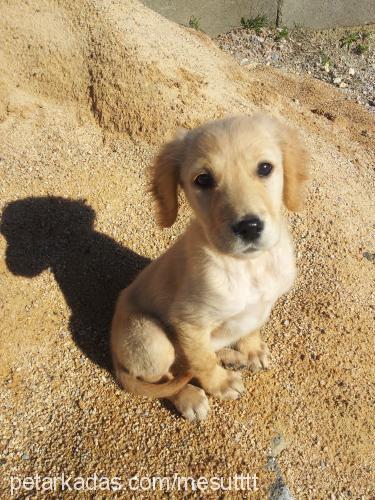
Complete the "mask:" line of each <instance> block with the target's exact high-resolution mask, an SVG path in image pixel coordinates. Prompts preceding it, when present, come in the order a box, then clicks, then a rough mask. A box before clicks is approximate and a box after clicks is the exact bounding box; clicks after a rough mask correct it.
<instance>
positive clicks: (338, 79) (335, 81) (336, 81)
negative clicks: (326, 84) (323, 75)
mask: <svg viewBox="0 0 375 500" xmlns="http://www.w3.org/2000/svg"><path fill="white" fill-rule="evenodd" d="M333 83H334V84H336V85H338V84H339V83H341V78H340V77H339V76H337V77H336V78H334V79H333Z"/></svg>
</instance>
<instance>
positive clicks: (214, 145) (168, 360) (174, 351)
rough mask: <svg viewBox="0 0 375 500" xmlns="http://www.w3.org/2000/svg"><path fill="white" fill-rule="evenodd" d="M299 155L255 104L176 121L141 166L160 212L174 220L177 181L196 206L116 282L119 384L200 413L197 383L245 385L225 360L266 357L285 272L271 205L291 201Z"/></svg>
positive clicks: (261, 362) (279, 220)
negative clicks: (151, 255)
mask: <svg viewBox="0 0 375 500" xmlns="http://www.w3.org/2000/svg"><path fill="white" fill-rule="evenodd" d="M307 164H308V158H307V154H306V151H305V149H304V147H303V145H302V144H301V142H300V140H299V138H298V137H297V135H296V133H295V132H293V131H292V130H290V129H289V128H288V127H286V126H284V125H282V124H281V123H279V122H278V121H277V120H276V119H274V118H271V117H269V116H266V115H260V114H257V115H254V116H253V117H248V116H234V117H230V118H226V119H223V120H218V121H212V122H209V123H207V124H205V125H203V126H201V127H199V128H196V129H194V130H191V131H185V130H183V131H180V132H179V133H178V134H177V136H176V137H175V138H174V140H172V141H171V142H169V143H167V144H165V145H164V147H163V148H162V149H161V151H160V154H159V156H158V157H157V159H156V161H155V164H154V167H153V172H152V193H153V195H154V197H155V199H156V202H157V204H158V209H159V221H160V224H161V225H162V226H164V227H169V226H171V225H172V224H173V223H174V221H175V220H176V217H177V210H178V189H179V187H181V188H182V189H183V191H184V192H185V195H186V198H187V200H188V202H189V204H190V206H191V208H192V210H193V212H194V215H195V217H194V218H193V220H192V221H191V223H190V226H189V227H188V229H187V230H186V232H185V233H184V234H183V235H182V236H181V237H180V239H179V240H178V241H177V242H176V243H175V244H174V245H173V246H172V247H171V248H169V250H168V251H167V252H166V253H164V254H163V255H161V256H160V257H159V258H158V259H157V260H155V261H153V262H152V263H151V264H149V266H148V267H146V268H145V269H144V270H143V271H142V272H141V273H140V274H139V276H138V277H137V279H136V280H135V281H134V282H133V283H132V284H131V285H130V286H129V287H128V288H126V289H125V290H123V291H122V292H121V294H120V297H119V299H118V302H117V305H116V310H115V314H114V318H113V323H112V332H111V350H112V357H113V366H114V370H115V374H116V377H117V379H118V380H119V382H120V383H121V385H122V386H123V387H124V388H125V389H127V390H128V391H130V392H132V393H136V394H141V395H146V396H151V397H158V398H168V399H169V400H170V401H172V402H173V404H174V405H175V406H176V408H177V410H178V411H179V412H180V413H181V414H182V415H183V416H184V417H185V418H187V419H189V420H194V419H197V420H202V419H204V418H206V417H207V415H208V412H209V404H208V400H207V396H206V393H207V394H211V395H213V396H216V397H218V398H221V399H236V398H238V397H239V396H240V394H241V393H242V392H243V391H244V386H243V383H242V381H241V376H240V374H239V373H238V372H235V371H231V370H227V369H226V368H225V366H227V367H228V366H230V365H231V366H232V367H233V366H234V367H237V366H241V365H242V366H248V367H250V368H252V369H253V370H257V369H260V368H262V367H263V368H266V367H267V366H268V352H267V347H266V345H265V344H264V342H263V341H262V340H261V337H260V334H259V329H260V328H261V327H262V325H264V323H265V322H266V320H267V318H268V317H269V314H270V312H271V309H272V306H273V304H274V303H275V301H276V300H277V299H278V298H279V297H280V296H281V295H282V294H284V293H285V292H286V291H287V290H289V289H290V287H291V286H292V284H293V281H294V278H295V261H294V253H293V247H292V242H291V239H290V236H289V234H288V230H287V227H286V224H285V223H284V221H283V217H282V215H281V208H282V203H283V202H284V204H285V205H286V207H287V208H288V209H290V210H293V211H296V210H298V209H300V208H301V205H302V196H301V194H302V192H301V188H302V185H303V182H304V181H305V180H307V177H308V172H307ZM192 378H193V379H194V381H195V385H193V384H191V383H188V382H189V381H190V379H192ZM198 386H199V387H198Z"/></svg>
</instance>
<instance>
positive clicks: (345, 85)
mask: <svg viewBox="0 0 375 500" xmlns="http://www.w3.org/2000/svg"><path fill="white" fill-rule="evenodd" d="M348 86H349V85H348V84H347V83H345V82H340V84H339V87H340V89H346V88H347V87H348Z"/></svg>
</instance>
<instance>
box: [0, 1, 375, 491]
mask: <svg viewBox="0 0 375 500" xmlns="http://www.w3.org/2000/svg"><path fill="white" fill-rule="evenodd" d="M1 14H2V15H1V18H0V37H1V40H0V75H1V76H0V120H1V121H0V178H1V183H0V200H1V207H0V208H1V211H2V219H1V238H0V251H1V255H2V259H1V261H0V275H1V282H0V304H1V319H2V321H1V323H0V347H1V348H0V356H1V364H0V374H1V391H0V401H1V407H2V412H1V440H0V454H1V456H0V464H1V465H0V467H2V470H3V473H2V478H3V482H2V483H1V485H0V488H1V491H2V493H3V496H5V497H6V496H9V484H10V476H11V475H12V476H20V477H25V476H28V475H35V473H38V474H39V475H43V476H61V473H62V472H64V473H65V474H66V475H68V474H70V475H72V476H73V477H77V476H86V477H89V476H92V475H93V474H94V473H95V472H96V473H97V474H98V475H103V476H107V477H115V476H121V477H122V479H123V480H124V484H125V480H126V478H129V477H131V476H132V475H134V474H138V475H140V476H156V475H158V476H173V474H179V475H182V476H192V477H195V478H198V477H199V476H206V477H211V476H222V477H223V478H226V479H228V478H230V477H231V476H234V475H235V474H241V473H242V474H245V475H246V474H249V475H251V474H257V476H258V477H259V480H258V487H259V491H258V493H257V495H258V497H259V498H265V497H267V496H268V494H269V491H272V492H275V491H276V489H277V487H279V489H281V490H282V489H283V488H284V490H285V489H286V488H287V487H286V486H285V484H284V483H285V482H286V483H287V485H288V488H289V490H290V491H291V492H292V493H293V494H295V495H296V496H298V497H301V498H315V497H317V498H318V497H319V498H323V497H327V496H328V495H330V494H334V495H336V496H340V495H341V496H343V497H345V496H350V495H351V496H352V497H359V496H361V495H363V496H364V498H367V497H370V496H371V488H372V469H371V467H372V465H371V464H372V462H371V446H370V444H371V441H370V439H371V438H370V434H371V426H372V424H371V416H372V405H371V399H372V398H373V389H372V387H373V385H372V384H373V372H372V364H373V363H372V350H373V345H372V330H373V303H374V302H373V282H374V280H373V277H374V264H373V261H372V257H371V256H372V255H373V252H374V248H373V241H372V240H371V232H372V231H373V220H372V214H373V213H374V194H373V193H374V178H373V173H374V172H373V166H374V156H375V155H374V145H375V144H374V143H375V140H374V134H375V130H374V123H373V117H372V116H371V115H370V114H369V113H368V112H367V111H366V110H365V109H364V108H362V107H361V106H360V105H357V104H356V103H353V102H351V101H348V100H346V99H345V96H343V95H342V94H339V93H338V92H337V91H336V90H335V89H333V88H331V87H329V86H328V85H326V84H324V83H321V82H317V81H315V80H313V79H311V78H303V77H298V76H291V75H288V74H287V73H283V72H281V71H277V70H274V69H270V68H267V67H259V66H258V67H257V68H256V69H243V68H241V67H240V66H238V64H237V63H236V62H235V61H233V60H231V59H230V58H229V56H227V55H225V54H223V53H222V52H220V50H219V49H218V48H216V47H215V46H214V44H213V43H212V42H211V40H210V39H209V38H208V37H206V36H205V35H203V34H200V33H197V32H195V31H192V30H188V29H186V28H183V27H180V26H177V25H175V24H173V23H171V22H169V21H167V20H165V19H163V18H162V17H160V16H158V15H157V14H155V13H153V12H151V11H149V10H148V9H146V8H144V7H143V6H141V5H140V4H139V3H137V2H132V1H130V0H129V1H109V0H91V1H88V0H82V1H80V2H77V1H72V0H65V1H57V0H44V1H40V0H29V1H28V2H21V1H12V2H7V1H5V0H3V1H2V2H1ZM255 109H264V110H267V111H270V112H272V113H273V114H275V115H277V116H279V117H281V119H283V120H285V121H287V122H288V123H289V124H291V125H293V126H295V127H297V128H298V129H299V131H300V133H301V135H302V136H303V137H304V139H305V141H306V143H307V145H308V148H309V150H310V151H311V156H312V182H311V183H310V187H309V194H308V200H307V207H306V211H305V212H304V213H303V214H300V215H293V214H289V220H290V225H291V229H292V232H293V235H294V238H295V242H296V252H297V260H298V266H299V269H300V273H299V278H298V281H297V283H296V286H295V288H294V290H293V291H292V292H291V293H290V294H289V295H288V296H287V297H285V298H284V299H282V300H281V301H280V302H279V303H278V305H277V307H276V308H275V311H274V313H273V314H272V318H271V320H270V322H269V324H268V325H267V326H266V328H265V329H264V335H265V337H266V338H267V341H268V344H269V347H270V349H271V353H272V356H273V361H274V363H273V367H272V369H271V370H270V371H269V372H267V373H260V374H256V375H253V374H251V373H247V374H245V379H246V385H247V389H248V391H247V393H246V395H245V396H244V397H243V398H242V399H241V400H240V401H235V402H215V401H212V416H211V417H210V420H209V421H208V422H207V423H205V424H202V425H194V426H192V425H191V424H188V423H187V422H184V421H183V420H182V419H180V418H179V417H178V416H176V415H175V414H174V413H173V412H171V410H170V409H169V408H167V407H165V406H164V405H163V404H162V403H161V402H154V401H148V400H143V399H141V398H136V397H133V396H129V395H126V394H124V393H123V392H121V391H120V390H119V389H118V388H117V387H116V386H115V385H114V383H112V382H111V377H110V375H109V373H108V371H107V368H108V344H107V332H108V326H109V321H110V318H111V314H112V308H113V302H114V298H115V297H116V295H117V293H118V292H119V290H120V289H121V288H122V287H124V286H126V285H127V284H129V283H130V282H131V280H132V279H133V278H134V276H135V275H136V273H137V272H138V271H139V269H141V268H142V267H143V266H145V265H146V264H147V262H148V259H150V258H151V259H152V258H155V257H156V256H157V255H159V254H160V253H161V252H162V251H163V250H164V249H165V248H166V247H167V246H168V245H169V244H170V243H171V242H172V241H173V240H174V239H175V238H176V237H177V235H178V234H180V232H181V231H182V230H183V228H184V226H185V224H186V221H187V219H188V217H189V211H188V209H187V207H186V206H185V205H184V203H182V209H181V211H180V214H179V218H178V221H177V223H176V225H175V226H173V227H172V228H171V229H168V230H164V231H162V230H160V229H159V228H157V226H156V224H155V222H154V214H153V206H152V200H151V198H150V195H149V194H148V193H147V179H148V166H149V163H150V161H151V159H152V157H153V155H154V154H155V152H156V146H157V145H158V144H160V143H161V142H162V141H163V140H164V139H165V138H166V137H167V136H169V135H170V134H171V133H172V132H173V130H174V129H175V128H176V127H177V126H185V127H191V126H195V125H196V124H198V123H201V122H203V121H205V120H207V119H212V118H215V117H222V116H223V115H225V114H227V113H233V112H243V113H251V112H252V111H254V110H255ZM278 443H279V444H278ZM280 443H281V444H282V446H281V445H280ZM281 450H284V451H282V452H281ZM272 485H273V486H272ZM34 486H35V485H34ZM270 488H271V490H270ZM34 491H36V487H35V488H34ZM19 493H21V492H19ZM39 495H41V493H39ZM232 495H233V497H235V495H236V493H234V492H232ZM72 496H73V493H72ZM150 496H152V495H151V493H150ZM255 496H256V495H255Z"/></svg>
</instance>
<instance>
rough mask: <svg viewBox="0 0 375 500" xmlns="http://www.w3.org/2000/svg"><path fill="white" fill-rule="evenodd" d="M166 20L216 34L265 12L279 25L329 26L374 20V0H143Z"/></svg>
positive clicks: (354, 24)
mask: <svg viewBox="0 0 375 500" xmlns="http://www.w3.org/2000/svg"><path fill="white" fill-rule="evenodd" d="M143 3H144V4H145V5H147V6H148V7H150V8H151V9H153V10H155V11H157V12H159V13H160V14H162V15H163V16H165V17H167V18H168V19H172V20H173V21H176V22H177V23H180V24H184V25H186V26H187V25H188V23H189V19H191V18H192V17H195V18H197V19H198V20H199V26H200V28H201V29H202V30H203V31H205V32H206V33H208V34H209V35H217V34H219V33H223V32H225V31H229V30H230V29H231V28H234V27H236V26H240V24H241V23H240V19H241V17H245V18H248V17H254V16H256V15H258V14H262V15H266V16H267V17H268V19H269V20H270V21H271V22H272V23H273V24H276V23H277V24H278V26H283V25H287V26H289V27H293V26H294V25H295V24H297V25H302V26H304V27H306V28H329V27H335V26H356V25H361V24H369V23H375V0H209V1H204V0H175V1H173V0H143Z"/></svg>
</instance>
